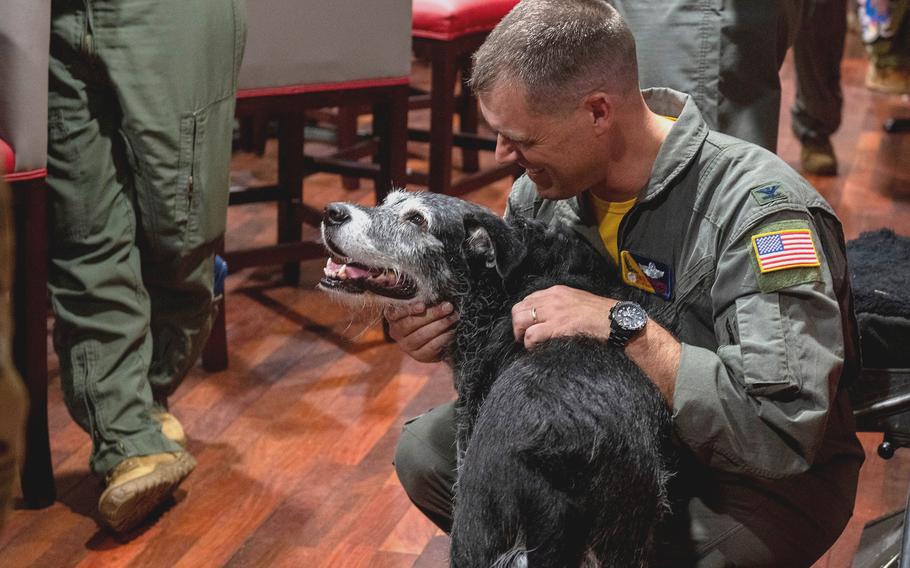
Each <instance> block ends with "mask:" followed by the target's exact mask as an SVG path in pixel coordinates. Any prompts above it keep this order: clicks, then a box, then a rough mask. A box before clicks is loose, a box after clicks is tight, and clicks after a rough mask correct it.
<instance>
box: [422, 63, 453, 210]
mask: <svg viewBox="0 0 910 568" xmlns="http://www.w3.org/2000/svg"><path fill="white" fill-rule="evenodd" d="M430 64H431V66H432V69H431V76H432V79H431V83H432V86H431V88H432V98H431V102H430V141H431V142H430V183H429V185H430V191H435V192H438V193H447V192H448V191H449V188H450V187H451V186H452V128H453V125H452V118H453V116H454V114H455V77H456V76H457V70H458V69H457V67H456V65H457V58H456V56H455V52H454V50H453V49H450V48H449V46H447V45H443V46H441V47H439V48H436V49H434V50H433V54H432V59H431V63H430Z"/></svg>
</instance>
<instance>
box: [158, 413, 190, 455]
mask: <svg viewBox="0 0 910 568" xmlns="http://www.w3.org/2000/svg"><path fill="white" fill-rule="evenodd" d="M152 418H153V419H154V420H156V421H157V422H158V423H159V424H161V434H162V435H164V437H165V438H167V439H168V440H170V441H172V442H176V443H177V444H178V445H179V446H180V447H181V448H183V449H186V444H187V439H186V433H185V432H184V431H183V425H182V424H180V421H179V420H177V417H176V416H174V415H173V414H171V413H170V412H167V411H166V410H162V411H160V412H154V413H152Z"/></svg>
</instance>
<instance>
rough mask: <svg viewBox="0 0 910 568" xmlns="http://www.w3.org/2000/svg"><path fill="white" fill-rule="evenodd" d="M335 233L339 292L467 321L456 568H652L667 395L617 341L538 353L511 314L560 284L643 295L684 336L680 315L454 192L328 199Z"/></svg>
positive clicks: (547, 237)
mask: <svg viewBox="0 0 910 568" xmlns="http://www.w3.org/2000/svg"><path fill="white" fill-rule="evenodd" d="M322 235H323V240H324V242H325V243H326V247H327V248H328V249H329V251H330V252H331V254H332V258H331V259H330V260H329V261H328V262H327V263H326V271H325V274H326V276H325V278H323V280H322V281H321V282H320V287H321V288H323V289H325V290H326V291H327V292H330V293H332V294H334V295H335V296H336V297H338V298H340V299H346V300H347V301H350V302H352V304H355V305H357V306H359V307H360V308H361V309H362V308H363V307H364V306H366V305H368V304H370V303H372V304H375V305H378V306H388V305H395V304H396V303H398V302H401V301H403V300H406V299H413V298H416V299H420V300H422V301H423V302H424V303H426V304H428V305H431V304H436V303H439V302H441V301H448V302H451V303H452V304H453V305H454V306H455V308H456V310H457V312H458V314H459V317H458V322H457V324H456V325H455V329H454V336H455V337H454V340H453V341H452V342H451V343H450V345H449V349H448V353H447V358H448V360H449V362H450V363H451V365H452V369H453V372H454V373H453V374H454V382H455V390H456V391H457V393H458V400H457V402H456V404H455V427H456V432H455V434H456V436H455V437H456V448H455V451H456V455H457V463H458V475H457V483H456V485H455V487H454V491H455V500H454V514H453V524H452V533H451V536H452V550H451V566H452V567H453V568H488V567H491V566H492V567H495V568H526V567H528V566H530V567H533V568H580V567H584V568H633V567H641V566H646V565H647V564H648V562H649V559H650V557H651V555H652V551H653V548H654V540H655V532H656V528H657V525H658V523H659V521H660V520H661V518H662V517H663V516H664V514H665V513H666V511H667V508H668V499H667V495H668V483H669V479H670V478H671V477H672V470H673V468H674V463H675V462H674V460H675V455H674V453H673V452H674V450H673V446H672V440H671V432H672V426H671V416H670V409H669V407H668V406H667V402H666V400H665V399H664V397H663V395H662V394H661V393H660V391H659V390H658V389H657V387H656V386H655V385H654V383H653V382H651V380H650V379H648V377H647V376H645V374H644V373H643V372H642V371H641V369H639V368H638V366H636V365H635V364H634V363H633V362H632V361H631V360H630V359H629V358H628V357H627V356H626V354H625V352H624V351H623V350H622V349H620V348H617V347H615V346H613V345H609V344H607V342H606V341H602V340H598V339H594V338H591V337H587V336H575V337H565V338H558V339H551V340H548V341H545V342H543V343H542V344H540V345H538V346H536V347H535V348H533V349H530V350H528V349H525V347H524V345H523V344H522V343H520V342H517V341H516V340H515V337H514V335H513V331H512V306H514V305H515V304H516V303H517V302H519V301H520V300H522V299H523V298H525V297H526V296H527V295H528V294H530V293H532V292H534V291H537V290H542V289H545V288H549V287H551V286H554V285H562V286H568V287H571V288H575V289H579V290H584V291H587V292H590V293H594V294H598V295H602V296H609V297H612V298H616V299H619V300H621V299H626V300H632V299H634V300H636V301H638V302H639V303H641V304H642V305H643V306H644V307H645V309H646V310H647V311H648V313H649V316H651V317H652V318H653V319H654V320H655V321H656V322H657V323H660V324H662V325H663V326H664V327H665V328H667V329H670V330H671V331H672V330H674V329H675V327H676V325H675V319H676V318H675V316H674V312H673V308H672V304H664V303H662V302H658V301H657V300H655V299H653V298H651V297H650V296H648V295H645V294H644V293H640V292H638V291H637V290H635V289H632V288H629V287H627V286H624V285H623V284H622V280H621V279H620V275H619V271H618V269H617V267H616V266H615V264H613V263H612V262H609V261H608V260H607V259H605V258H604V257H602V256H601V255H600V254H599V253H598V252H597V251H595V250H594V249H593V247H591V246H590V244H588V242H587V241H585V240H584V239H583V238H582V237H581V236H579V235H578V234H577V233H575V232H574V231H572V230H571V229H569V228H566V227H558V228H557V227H549V226H547V225H545V224H543V223H541V222H539V221H534V220H531V219H525V218H522V217H517V216H513V217H510V218H509V219H508V220H504V219H502V218H500V217H499V216H497V215H495V214H494V213H493V212H492V211H489V210H488V209H485V208H482V207H480V206H479V205H476V204H472V203H470V202H466V201H462V200H459V199H456V198H454V197H451V196H447V195H441V194H433V193H416V194H413V193H404V192H393V193H390V194H389V196H388V197H387V198H386V199H385V201H384V202H383V203H382V204H381V205H379V206H377V207H372V208H365V207H362V206H359V205H355V204H341V203H335V204H331V205H329V206H328V207H327V208H326V214H325V217H324V219H323V226H322ZM588 315H589V317H592V318H602V319H603V321H607V319H608V318H609V315H608V314H607V313H602V314H596V313H592V314H588Z"/></svg>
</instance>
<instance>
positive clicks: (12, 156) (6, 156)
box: [0, 138, 47, 183]
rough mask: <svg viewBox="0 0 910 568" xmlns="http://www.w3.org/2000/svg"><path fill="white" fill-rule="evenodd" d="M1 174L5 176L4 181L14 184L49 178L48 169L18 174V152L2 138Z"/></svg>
mask: <svg viewBox="0 0 910 568" xmlns="http://www.w3.org/2000/svg"><path fill="white" fill-rule="evenodd" d="M0 174H3V179H5V180H6V181H8V182H10V183H12V182H14V181H28V180H36V179H42V178H44V177H46V176H47V169H45V168H40V169H34V170H25V171H21V172H17V171H16V152H14V151H13V149H12V148H11V147H10V145H9V144H7V143H6V141H5V140H3V139H2V138H0Z"/></svg>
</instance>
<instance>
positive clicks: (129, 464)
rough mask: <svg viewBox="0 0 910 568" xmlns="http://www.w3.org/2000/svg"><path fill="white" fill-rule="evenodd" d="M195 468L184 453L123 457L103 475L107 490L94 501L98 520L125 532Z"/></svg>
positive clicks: (194, 463)
mask: <svg viewBox="0 0 910 568" xmlns="http://www.w3.org/2000/svg"><path fill="white" fill-rule="evenodd" d="M195 467H196V460H195V458H193V456H191V455H190V454H188V453H187V452H173V453H161V454H152V455H149V456H136V457H130V458H126V459H125V460H123V461H122V462H120V463H119V464H117V466H116V467H114V469H113V470H111V472H110V473H108V476H107V489H105V490H104V493H102V494H101V498H100V499H99V500H98V513H99V515H100V517H101V521H102V522H103V523H104V524H105V525H107V526H108V527H110V528H111V529H113V530H114V531H115V532H118V533H119V532H125V531H128V530H130V529H131V528H133V527H135V526H136V525H138V524H139V523H141V522H142V521H143V520H145V519H146V518H147V517H148V516H149V514H150V513H151V512H153V511H154V510H155V509H157V508H158V506H159V505H161V504H162V503H163V502H164V501H165V499H167V498H168V497H169V496H170V495H171V494H172V493H173V492H174V490H175V489H177V486H178V485H180V482H181V481H183V480H184V479H185V478H186V476H188V475H189V474H190V472H191V471H193V468H195Z"/></svg>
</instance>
